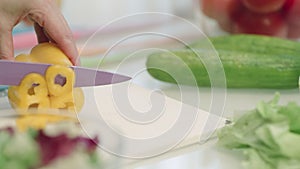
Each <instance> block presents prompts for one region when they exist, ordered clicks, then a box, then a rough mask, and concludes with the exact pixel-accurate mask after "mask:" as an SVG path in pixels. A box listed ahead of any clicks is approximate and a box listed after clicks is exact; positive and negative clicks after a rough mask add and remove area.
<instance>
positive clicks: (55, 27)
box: [32, 10, 79, 65]
mask: <svg viewBox="0 0 300 169" xmlns="http://www.w3.org/2000/svg"><path fill="white" fill-rule="evenodd" d="M32 19H33V20H35V21H36V22H37V23H38V24H39V25H40V27H43V29H44V30H45V31H46V32H47V34H48V35H49V37H50V38H51V39H53V40H54V41H55V42H56V43H57V45H58V47H60V48H61V49H62V51H63V52H64V53H65V54H66V55H67V56H68V57H69V59H70V60H71V62H72V63H73V64H74V65H78V64H79V58H78V51H77V48H76V45H75V41H74V39H73V34H72V32H71V30H70V28H69V26H68V24H67V22H66V21H65V19H64V17H63V16H62V14H61V13H60V12H59V10H58V11H56V12H55V11H53V10H52V11H48V13H47V15H43V17H40V16H37V15H35V14H32Z"/></svg>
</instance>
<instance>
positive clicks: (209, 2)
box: [199, 0, 215, 18]
mask: <svg viewBox="0 0 300 169" xmlns="http://www.w3.org/2000/svg"><path fill="white" fill-rule="evenodd" d="M199 1H200V3H201V5H200V6H201V10H202V12H203V13H204V14H205V15H206V16H208V17H210V18H214V13H215V12H214V4H213V3H214V1H215V0H199Z"/></svg>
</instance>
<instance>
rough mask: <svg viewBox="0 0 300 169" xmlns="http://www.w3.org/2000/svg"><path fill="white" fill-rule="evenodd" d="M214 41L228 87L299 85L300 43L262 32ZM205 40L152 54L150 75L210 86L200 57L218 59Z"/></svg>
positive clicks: (210, 61) (170, 80) (147, 64)
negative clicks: (214, 56)
mask: <svg viewBox="0 0 300 169" xmlns="http://www.w3.org/2000/svg"><path fill="white" fill-rule="evenodd" d="M211 42H212V44H213V45H214V47H215V49H216V50H217V52H218V55H219V58H220V61H221V63H222V66H223V67H222V69H223V70H224V73H225V79H226V85H227V87H229V88H274V89H275V88H276V89H287V88H297V87H298V81H299V75H300V44H299V43H298V42H294V41H289V40H284V39H279V38H273V37H266V36H260V35H231V36H223V37H216V38H211ZM205 43H207V42H204V41H198V42H195V43H193V44H190V45H189V46H187V47H186V48H184V49H182V50H173V51H168V52H160V53H153V54H151V55H150V56H149V57H148V59H147V62H146V66H147V68H148V69H147V70H148V72H149V73H150V75H151V76H153V77H154V78H156V79H158V80H161V81H165V82H171V83H178V84H184V85H194V84H196V85H198V86H210V85H211V79H213V78H214V77H211V78H210V77H209V75H208V72H207V69H206V68H205V65H204V64H203V62H202V60H201V59H200V58H205V59H206V61H207V62H205V63H208V64H210V65H211V64H214V62H216V61H215V58H213V57H211V56H210V53H211V51H210V50H209V49H205V48H206V47H205V46H207V44H205ZM192 49H193V50H192ZM210 58H211V60H210ZM186 68H189V69H190V70H191V72H192V74H189V75H187V74H186V72H187V71H186ZM216 71H219V70H216ZM214 73H215V72H214ZM219 73H222V72H219ZM172 75H176V77H174V76H172ZM193 80H195V81H196V83H195V82H194V81H193ZM220 84H221V83H220ZM214 85H215V84H214ZM217 85H218V84H217Z"/></svg>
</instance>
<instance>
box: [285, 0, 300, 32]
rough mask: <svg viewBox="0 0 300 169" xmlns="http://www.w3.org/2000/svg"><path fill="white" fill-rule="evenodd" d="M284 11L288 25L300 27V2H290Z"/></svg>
mask: <svg viewBox="0 0 300 169" xmlns="http://www.w3.org/2000/svg"><path fill="white" fill-rule="evenodd" d="M284 11H285V17H286V20H287V22H288V23H290V24H292V25H298V26H300V0H288V1H287V2H286V4H285V6H284Z"/></svg>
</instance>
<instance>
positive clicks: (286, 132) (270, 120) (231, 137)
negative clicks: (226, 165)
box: [218, 95, 300, 169]
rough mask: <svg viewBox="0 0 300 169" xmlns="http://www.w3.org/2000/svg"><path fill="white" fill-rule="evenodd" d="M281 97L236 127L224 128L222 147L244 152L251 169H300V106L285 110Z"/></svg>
mask: <svg viewBox="0 0 300 169" xmlns="http://www.w3.org/2000/svg"><path fill="white" fill-rule="evenodd" d="M278 101H279V95H276V96H275V98H274V99H273V100H272V101H270V102H260V103H259V104H258V106H257V108H256V109H254V110H251V111H248V112H245V114H244V115H242V116H241V117H239V118H238V119H237V120H236V121H234V122H233V124H232V125H230V126H226V127H224V128H222V129H221V130H220V131H219V133H218V137H219V144H220V145H221V146H224V147H226V148H229V149H233V150H241V151H242V152H243V153H244V154H245V156H246V157H247V158H246V159H247V160H246V161H245V162H244V166H245V168H247V169H253V168H255V169H283V168H284V169H288V168H290V169H294V168H295V169H296V168H299V167H300V146H299V144H300V106H298V105H297V104H296V103H294V102H290V103H288V104H287V105H284V106H281V105H279V104H278Z"/></svg>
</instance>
